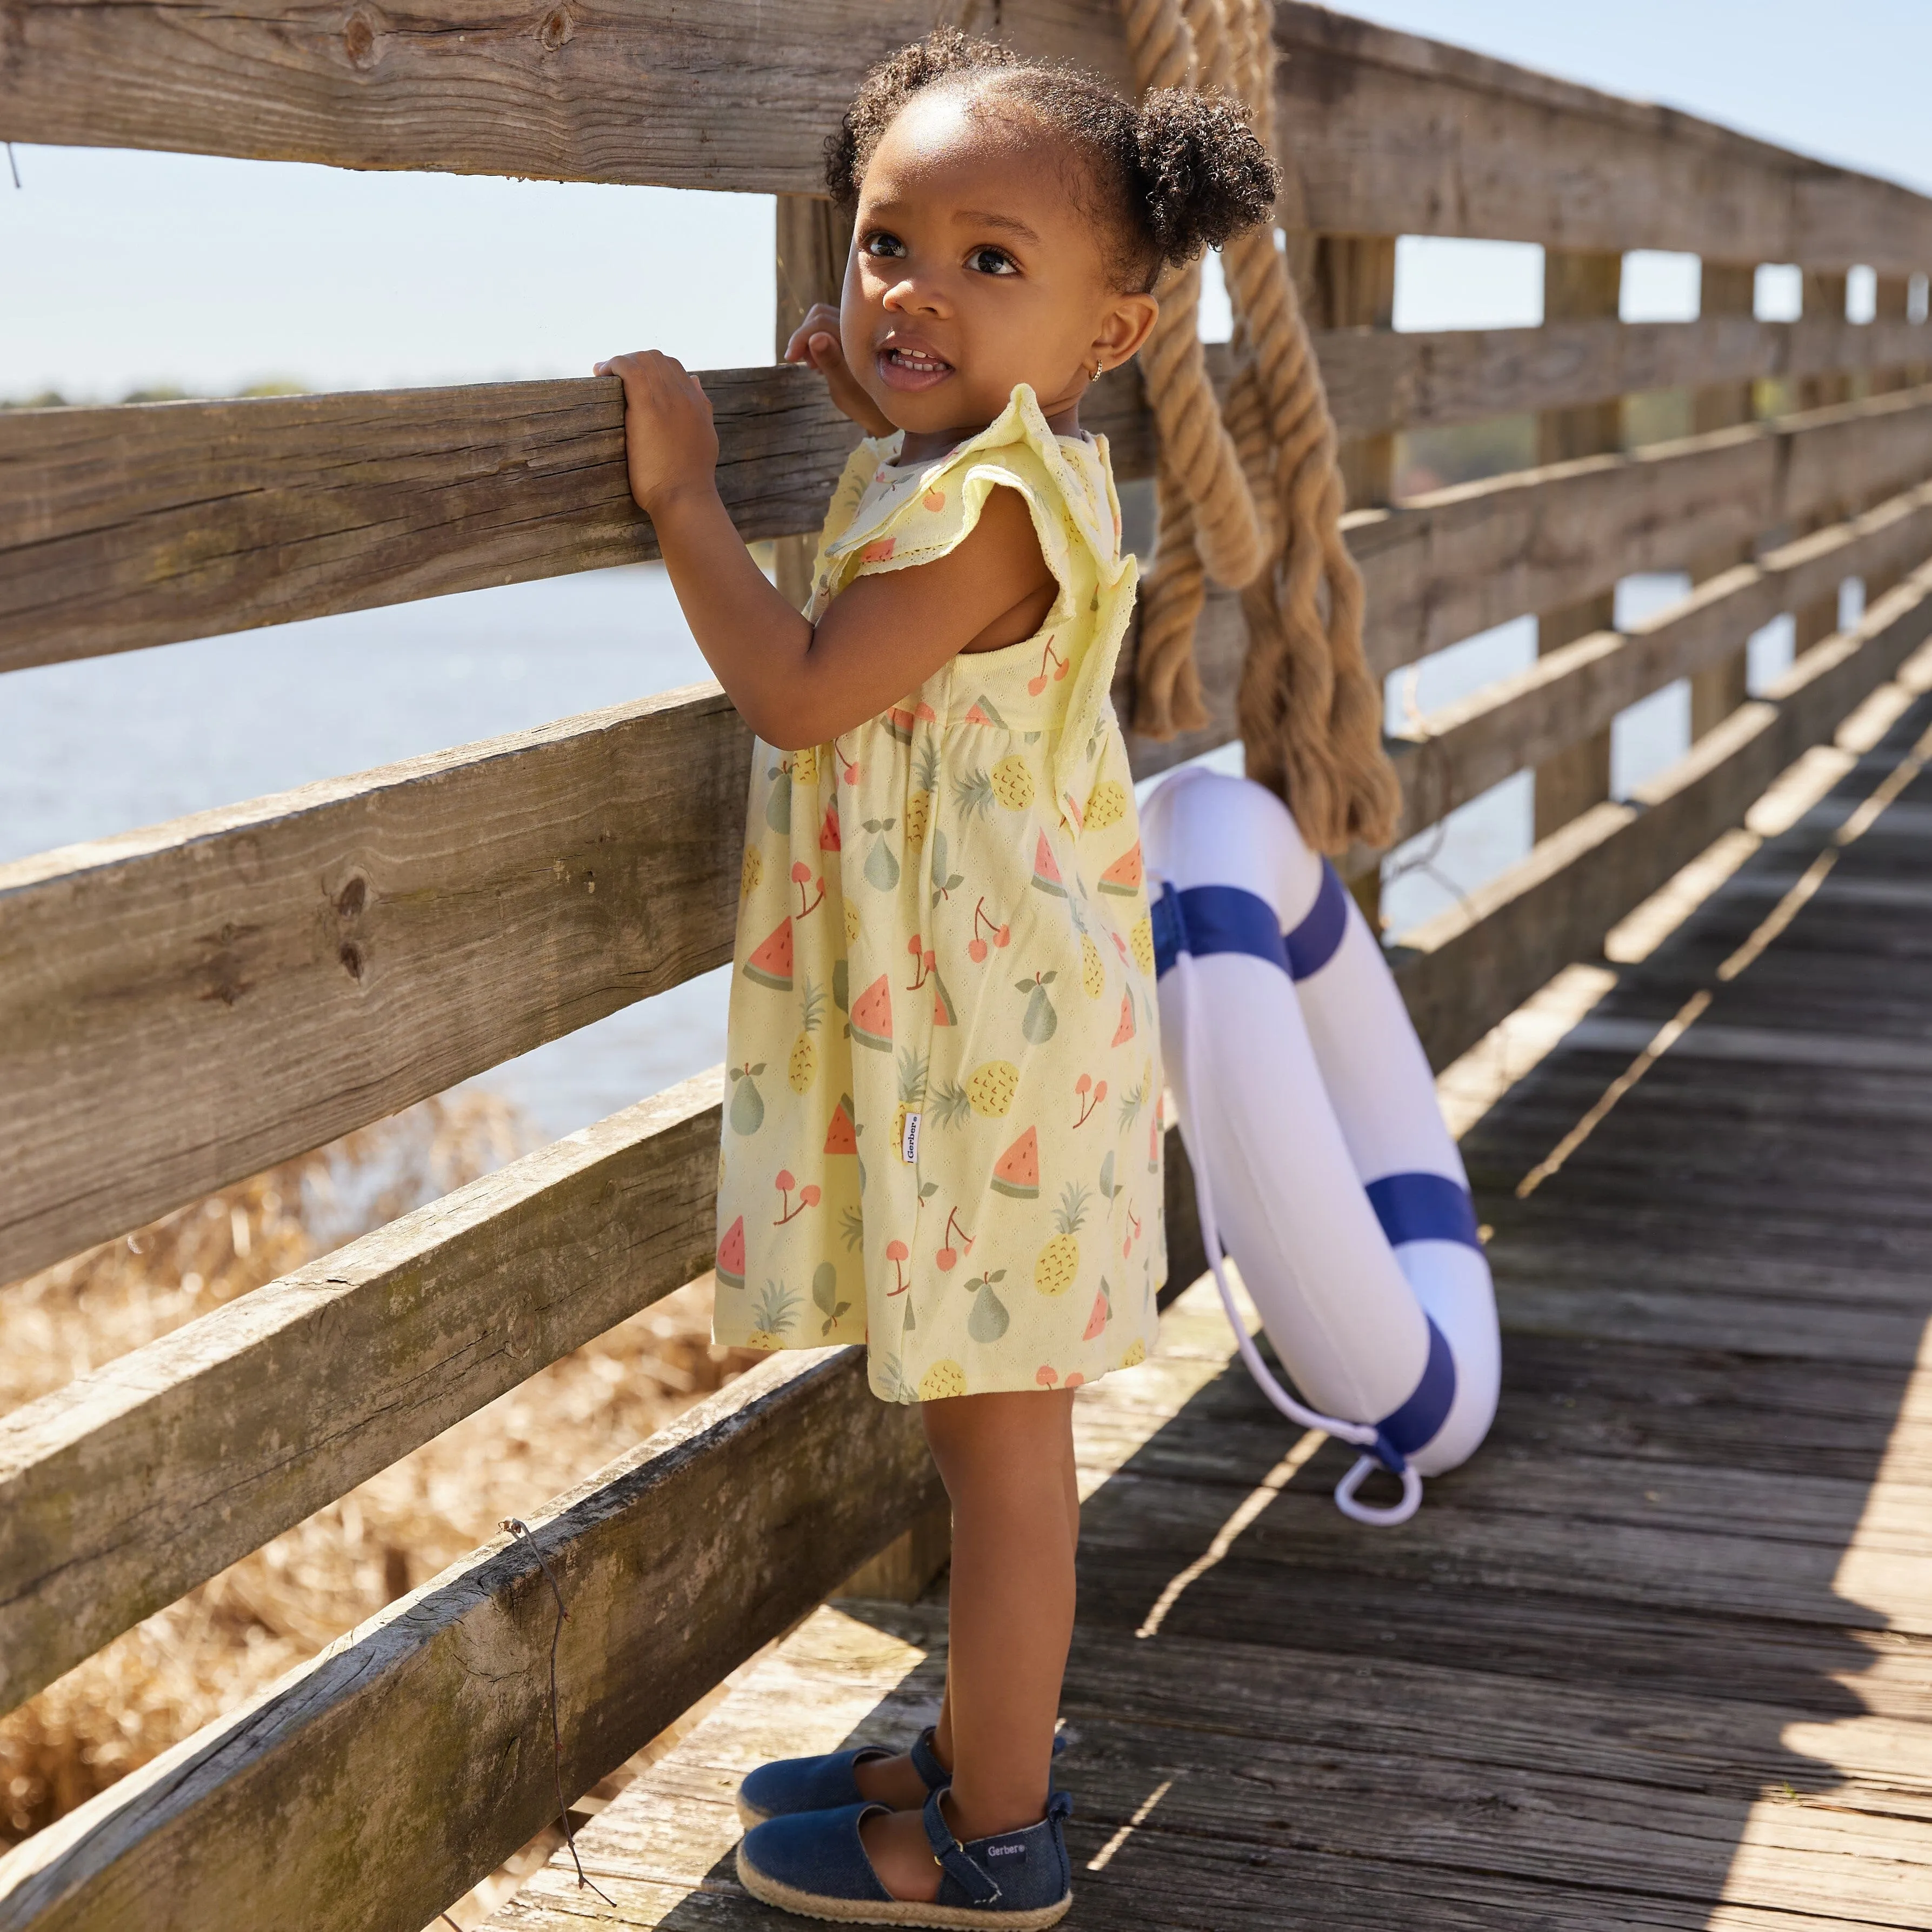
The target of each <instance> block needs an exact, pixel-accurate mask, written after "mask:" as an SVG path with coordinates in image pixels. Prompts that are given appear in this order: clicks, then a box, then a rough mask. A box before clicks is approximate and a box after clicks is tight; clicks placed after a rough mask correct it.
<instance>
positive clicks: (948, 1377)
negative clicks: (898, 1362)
mask: <svg viewBox="0 0 1932 1932" xmlns="http://www.w3.org/2000/svg"><path fill="white" fill-rule="evenodd" d="M965 1393H966V1371H965V1370H964V1369H962V1367H960V1366H959V1364H958V1363H957V1362H956V1361H953V1360H952V1359H951V1358H950V1357H949V1358H947V1360H946V1361H943V1362H935V1363H934V1364H933V1365H932V1367H931V1368H929V1369H928V1370H926V1373H925V1374H924V1375H922V1376H920V1377H919V1400H920V1401H921V1402H944V1401H945V1400H947V1398H948V1397H951V1396H956V1395H964V1394H965Z"/></svg>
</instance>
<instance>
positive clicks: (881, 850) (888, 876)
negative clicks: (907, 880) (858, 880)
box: [865, 818, 899, 892]
mask: <svg viewBox="0 0 1932 1932" xmlns="http://www.w3.org/2000/svg"><path fill="white" fill-rule="evenodd" d="M897 823H898V820H897V819H896V818H868V819H867V820H865V829H866V830H867V831H868V832H874V833H878V834H883V833H885V832H889V831H890V830H891V829H892V827H893V826H895V825H896V824H897ZM898 882H899V862H898V856H897V854H896V853H894V851H893V850H892V847H891V846H890V845H889V844H887V843H886V840H885V838H883V836H879V837H875V838H874V839H873V841H872V849H871V850H870V851H869V852H868V853H866V854H865V883H866V884H868V886H876V887H877V889H878V890H880V892H890V891H891V890H892V888H893V887H894V886H896V885H897V884H898Z"/></svg>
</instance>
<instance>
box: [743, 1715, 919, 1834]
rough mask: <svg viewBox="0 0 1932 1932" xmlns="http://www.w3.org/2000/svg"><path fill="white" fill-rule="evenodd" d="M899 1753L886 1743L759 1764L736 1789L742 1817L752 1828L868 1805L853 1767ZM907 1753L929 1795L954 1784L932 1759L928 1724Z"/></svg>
mask: <svg viewBox="0 0 1932 1932" xmlns="http://www.w3.org/2000/svg"><path fill="white" fill-rule="evenodd" d="M896 1755H897V1754H896V1753H895V1752H893V1751H888V1750H886V1748H885V1747H884V1746H883V1745H863V1746H862V1747H861V1748H859V1750H857V1751H827V1752H826V1754H824V1755H823V1757H781V1758H780V1759H778V1760H777V1761H776V1762H775V1763H772V1764H761V1765H760V1766H759V1767H758V1768H757V1770H756V1771H754V1772H752V1773H751V1775H750V1776H749V1777H748V1778H746V1779H745V1781H744V1783H743V1784H741V1785H739V1787H738V1816H739V1817H740V1818H742V1820H744V1821H745V1827H746V1829H749V1828H750V1827H751V1826H754V1825H762V1824H763V1823H764V1822H765V1820H766V1819H767V1818H789V1817H791V1816H792V1815H793V1813H795V1812H799V1811H838V1810H839V1809H840V1808H841V1807H843V1806H844V1805H858V1804H861V1803H862V1802H864V1801H863V1800H862V1799H861V1798H860V1796H859V1787H858V1786H857V1784H856V1783H855V1782H854V1781H853V1777H852V1773H853V1769H854V1768H855V1767H856V1766H859V1765H862V1764H866V1763H876V1762H877V1760H879V1759H880V1758H882V1757H895V1756H896ZM907 1755H908V1756H909V1757H910V1758H911V1760H912V1768H913V1770H915V1771H916V1772H918V1773H919V1777H920V1778H921V1780H922V1781H923V1782H924V1784H925V1786H926V1790H928V1791H937V1790H939V1788H940V1787H941V1786H942V1785H945V1784H951V1783H952V1781H953V1774H952V1772H950V1771H948V1770H947V1769H946V1767H945V1766H944V1765H943V1764H941V1763H940V1761H939V1760H938V1757H935V1755H934V1753H933V1749H932V1726H931V1725H930V1724H929V1725H928V1726H927V1727H926V1729H925V1730H922V1731H921V1732H920V1733H919V1736H917V1737H916V1738H914V1739H913V1741H912V1743H911V1745H910V1747H909V1748H908V1751H907Z"/></svg>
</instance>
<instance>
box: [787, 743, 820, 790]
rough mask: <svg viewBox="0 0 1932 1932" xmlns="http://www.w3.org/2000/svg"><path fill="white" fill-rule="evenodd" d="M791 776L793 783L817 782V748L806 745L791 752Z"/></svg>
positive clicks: (809, 783) (811, 783)
mask: <svg viewBox="0 0 1932 1932" xmlns="http://www.w3.org/2000/svg"><path fill="white" fill-rule="evenodd" d="M791 776H792V782H793V784H802V785H814V784H817V782H818V748H817V746H816V745H806V746H805V749H804V750H803V751H794V752H793V754H791Z"/></svg>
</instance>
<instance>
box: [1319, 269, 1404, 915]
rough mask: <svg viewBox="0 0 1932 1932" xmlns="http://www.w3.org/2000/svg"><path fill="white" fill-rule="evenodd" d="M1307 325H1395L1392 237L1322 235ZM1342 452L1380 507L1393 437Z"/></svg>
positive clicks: (1366, 906)
mask: <svg viewBox="0 0 1932 1932" xmlns="http://www.w3.org/2000/svg"><path fill="white" fill-rule="evenodd" d="M1302 302H1303V306H1304V308H1305V309H1306V310H1307V317H1308V323H1309V326H1310V328H1312V329H1324V330H1326V329H1393V328H1394V326H1395V237H1394V236H1393V235H1322V236H1316V240H1315V249H1314V253H1313V257H1312V258H1311V259H1310V263H1309V268H1308V272H1307V276H1306V277H1305V278H1304V285H1303V288H1302ZM1340 459H1341V466H1342V478H1343V482H1344V483H1345V484H1346V486H1347V488H1348V493H1349V497H1348V506H1349V508H1350V509H1352V510H1361V509H1370V508H1379V506H1381V505H1383V504H1385V503H1387V502H1389V501H1390V500H1391V498H1392V496H1394V490H1395V436H1394V432H1393V431H1389V432H1385V433H1384V434H1382V435H1379V436H1358V437H1346V438H1345V439H1344V440H1343V443H1342V445H1341V448H1340ZM1349 890H1350V891H1351V892H1353V893H1354V895H1355V903H1356V904H1358V905H1359V906H1360V907H1361V909H1362V914H1363V916H1364V918H1365V919H1367V921H1368V922H1369V926H1370V930H1371V931H1372V932H1380V931H1381V930H1382V868H1381V867H1379V866H1373V867H1371V868H1370V870H1369V871H1366V872H1364V873H1362V874H1360V875H1359V876H1358V877H1356V878H1355V879H1354V880H1352V881H1351V882H1350V884H1349Z"/></svg>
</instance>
